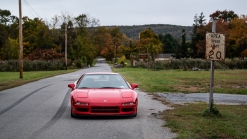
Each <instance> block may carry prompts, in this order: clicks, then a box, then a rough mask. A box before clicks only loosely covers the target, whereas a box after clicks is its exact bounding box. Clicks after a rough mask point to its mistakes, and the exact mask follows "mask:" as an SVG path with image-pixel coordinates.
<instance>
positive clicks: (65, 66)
mask: <svg viewBox="0 0 247 139" xmlns="http://www.w3.org/2000/svg"><path fill="white" fill-rule="evenodd" d="M65 69H66V70H67V23H65Z"/></svg>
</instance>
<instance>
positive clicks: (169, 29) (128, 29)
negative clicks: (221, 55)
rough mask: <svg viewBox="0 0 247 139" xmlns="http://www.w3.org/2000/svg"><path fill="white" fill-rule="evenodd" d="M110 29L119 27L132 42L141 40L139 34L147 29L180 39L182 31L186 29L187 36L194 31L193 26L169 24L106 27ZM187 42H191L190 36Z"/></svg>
mask: <svg viewBox="0 0 247 139" xmlns="http://www.w3.org/2000/svg"><path fill="white" fill-rule="evenodd" d="M105 27H108V28H112V27H118V28H119V29H120V31H121V32H122V33H123V34H126V36H127V37H128V38H131V39H132V40H137V39H139V33H140V32H141V31H143V30H146V29H149V28H150V29H151V30H152V31H153V32H154V33H155V34H162V35H165V34H171V36H173V37H174V38H180V37H181V36H182V30H183V29H184V30H185V32H186V33H187V34H191V33H192V31H193V27H192V26H178V25H168V24H149V25H133V26H105ZM186 39H187V40H191V37H190V36H189V35H188V37H187V38H186Z"/></svg>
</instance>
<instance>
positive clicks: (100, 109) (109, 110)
mask: <svg viewBox="0 0 247 139" xmlns="http://www.w3.org/2000/svg"><path fill="white" fill-rule="evenodd" d="M91 112H92V113H119V108H118V107H100V106H99V107H92V108H91Z"/></svg>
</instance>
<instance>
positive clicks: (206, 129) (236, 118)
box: [163, 104, 247, 139]
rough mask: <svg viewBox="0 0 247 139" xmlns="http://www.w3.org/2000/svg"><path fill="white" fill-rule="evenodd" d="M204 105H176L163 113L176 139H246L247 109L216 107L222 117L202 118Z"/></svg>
mask: <svg viewBox="0 0 247 139" xmlns="http://www.w3.org/2000/svg"><path fill="white" fill-rule="evenodd" d="M207 106H208V105H206V104H189V105H176V106H174V107H175V109H172V110H167V111H165V112H164V113H163V115H164V119H165V120H166V121H167V123H166V125H165V126H167V127H170V128H171V130H172V131H173V132H176V133H178V134H179V136H178V137H177V138H178V139H219V138H220V139H246V138H247V126H246V125H247V116H246V113H247V107H246V106H243V105H241V106H228V105H218V106H217V107H218V109H219V110H220V113H221V115H222V116H208V117H207V116H206V117H205V116H203V115H202V112H203V111H204V110H205V108H207Z"/></svg>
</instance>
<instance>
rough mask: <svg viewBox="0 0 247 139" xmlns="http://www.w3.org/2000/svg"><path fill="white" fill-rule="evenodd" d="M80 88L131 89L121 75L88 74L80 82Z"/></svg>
mask: <svg viewBox="0 0 247 139" xmlns="http://www.w3.org/2000/svg"><path fill="white" fill-rule="evenodd" d="M78 88H80V89H83V88H119V89H124V88H129V86H128V85H127V83H126V81H125V80H124V79H123V77H122V76H121V75H119V74H86V75H85V76H84V77H83V79H82V80H81V81H80V83H79V85H78Z"/></svg>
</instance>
